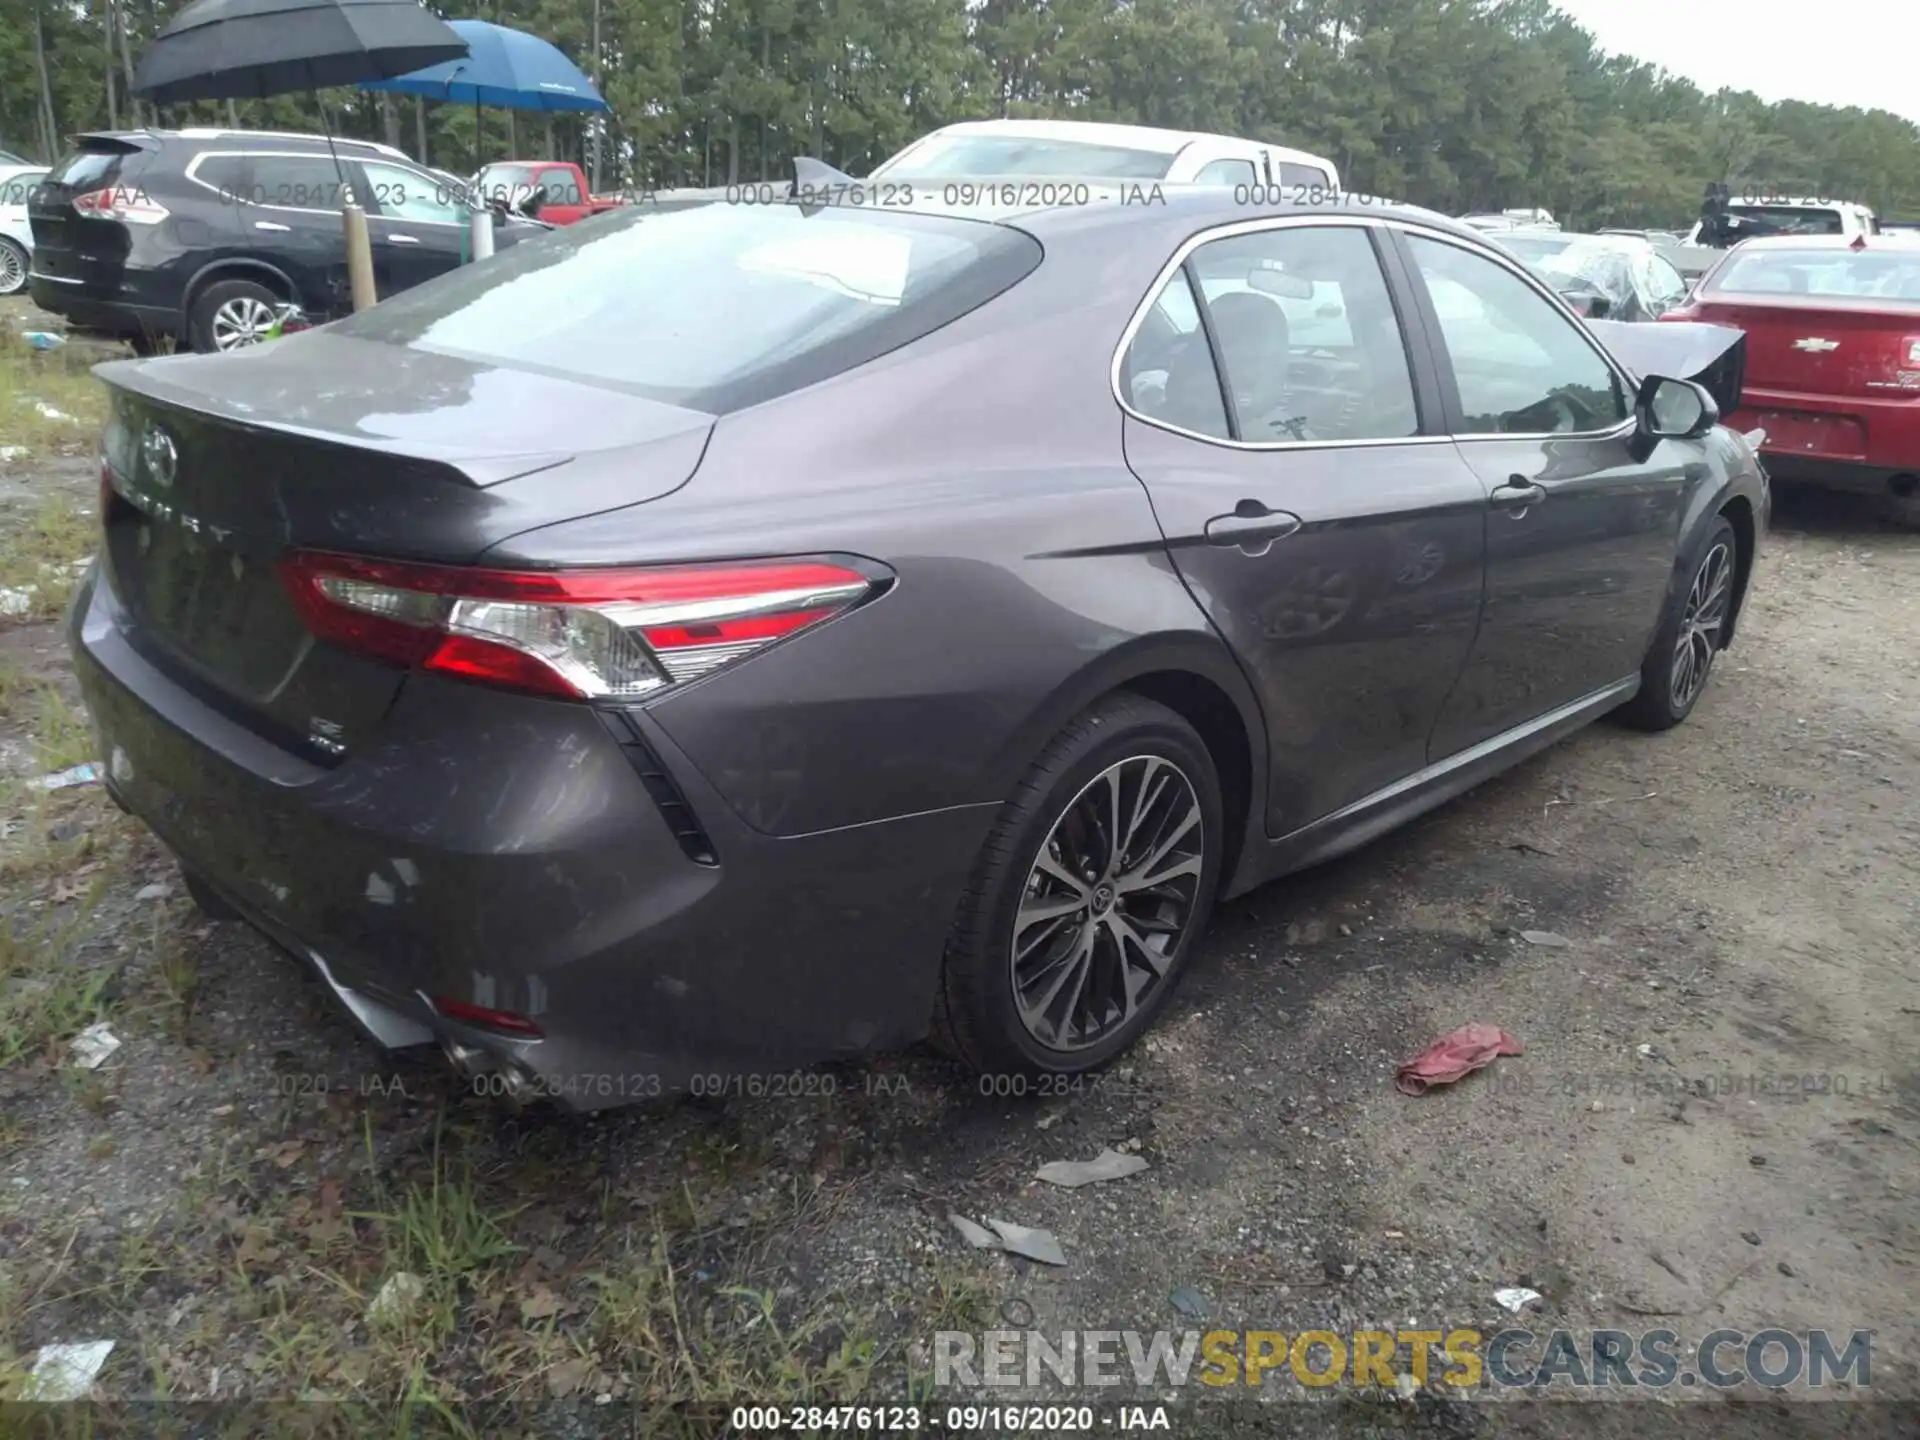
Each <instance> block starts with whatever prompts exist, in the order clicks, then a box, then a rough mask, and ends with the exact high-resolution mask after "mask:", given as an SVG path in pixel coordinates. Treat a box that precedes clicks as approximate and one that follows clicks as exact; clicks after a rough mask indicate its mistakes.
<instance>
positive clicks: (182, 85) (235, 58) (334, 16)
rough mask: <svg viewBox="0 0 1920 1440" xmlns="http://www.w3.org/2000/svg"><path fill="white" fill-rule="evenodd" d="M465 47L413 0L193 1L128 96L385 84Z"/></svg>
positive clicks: (254, 95) (253, 93) (230, 94)
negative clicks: (372, 83) (365, 82)
mask: <svg viewBox="0 0 1920 1440" xmlns="http://www.w3.org/2000/svg"><path fill="white" fill-rule="evenodd" d="M466 53H467V42H466V41H464V40H462V39H461V38H460V37H459V36H458V35H456V34H455V33H454V32H453V30H452V28H451V27H450V26H448V24H447V23H446V22H445V21H444V20H441V19H439V18H438V17H436V16H435V15H433V14H432V13H431V12H429V11H427V10H425V9H423V8H422V7H421V6H420V5H419V4H418V3H417V0H193V3H192V4H191V5H189V6H187V8H186V9H184V10H182V11H181V12H180V13H179V14H178V15H177V16H175V17H174V20H173V23H172V24H171V25H169V26H167V28H166V29H165V30H163V31H162V32H161V34H160V38H159V39H157V40H155V41H154V42H153V48H152V49H150V50H148V51H147V54H146V58H145V59H144V60H142V61H141V62H140V73H139V75H138V76H137V77H136V78H135V80H134V84H133V93H134V94H136V95H141V96H144V97H146V98H147V99H149V100H154V101H157V102H159V103H161V104H171V103H173V102H175V101H180V100H257V99H264V98H265V97H266V96H269V95H284V94H286V93H288V92H289V91H295V90H320V89H324V88H326V87H327V86H330V85H358V84H359V83H360V82H361V81H363V80H390V79H392V78H393V77H394V76H396V75H406V74H410V73H411V72H412V71H415V70H418V69H421V68H422V67H423V66H427V65H438V64H439V63H440V62H441V61H443V60H458V59H460V58H461V57H462V56H464V55H465V54H466Z"/></svg>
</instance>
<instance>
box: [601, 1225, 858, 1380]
mask: <svg viewBox="0 0 1920 1440" xmlns="http://www.w3.org/2000/svg"><path fill="white" fill-rule="evenodd" d="M591 1283H592V1286H593V1290H594V1306H593V1311H592V1314H591V1317H590V1319H589V1322H588V1326H587V1334H586V1337H585V1338H586V1339H587V1341H588V1342H590V1345H591V1349H592V1352H593V1353H594V1354H595V1355H597V1356H598V1357H599V1362H600V1364H601V1365H602V1367H603V1368H605V1369H608V1370H613V1371H616V1372H619V1373H622V1374H624V1375H625V1376H626V1377H627V1380H628V1384H629V1386H630V1390H629V1394H630V1396H631V1398H632V1399H634V1400H636V1401H640V1402H642V1403H643V1404H646V1405H656V1404H658V1405H668V1404H681V1403H686V1402H692V1401H702V1402H716V1401H719V1402H725V1401H755V1402H760V1403H776V1402H782V1401H795V1402H805V1401H815V1402H824V1401H827V1400H832V1401H833V1402H834V1403H845V1402H847V1401H850V1400H855V1399H858V1398H859V1397H860V1396H861V1395H862V1394H864V1393H865V1392H866V1389H867V1386H868V1383H869V1381H870V1380H871V1378H872V1374H873V1371H874V1367H875V1365H876V1364H877V1363H878V1360H879V1358H880V1350H881V1347H880V1345H879V1343H878V1342H877V1341H875V1340H874V1339H872V1338H871V1336H870V1335H869V1334H867V1323H866V1321H865V1320H864V1319H862V1318H855V1317H845V1316H840V1315H837V1314H836V1313H835V1312H834V1310H833V1308H832V1307H830V1306H827V1305H823V1304H821V1303H820V1301H819V1300H818V1299H815V1300H812V1301H810V1302H809V1303H808V1304H806V1305H805V1306H786V1307H783V1306H782V1305H781V1304H780V1303H779V1297H778V1296H776V1294H775V1293H774V1292H772V1291H769V1290H766V1289H759V1288H754V1287H750V1286H745V1285H726V1286H718V1287H714V1286H707V1285H702V1284H700V1283H698V1282H697V1281H696V1280H695V1279H693V1278H692V1277H690V1276H688V1275H687V1274H686V1273H684V1271H683V1269H682V1268H681V1267H678V1266H676V1264H675V1263H674V1260H673V1258H672V1254H671V1248H670V1246H669V1245H668V1243H667V1238H666V1235H665V1232H663V1231H661V1230H658V1229H656V1230H654V1231H653V1232H652V1233H651V1235H649V1236H646V1237H644V1238H643V1239H642V1238H637V1237H636V1238H635V1239H630V1241H629V1244H628V1246H627V1247H626V1249H625V1250H624V1251H623V1252H622V1253H621V1254H620V1255H619V1257H618V1259H617V1261H616V1263H615V1264H613V1265H612V1266H610V1267H607V1268H606V1269H604V1270H602V1271H601V1272H599V1273H597V1274H595V1275H594V1276H593V1277H592V1282H591ZM788 1311H792V1312H794V1313H787V1312H788Z"/></svg>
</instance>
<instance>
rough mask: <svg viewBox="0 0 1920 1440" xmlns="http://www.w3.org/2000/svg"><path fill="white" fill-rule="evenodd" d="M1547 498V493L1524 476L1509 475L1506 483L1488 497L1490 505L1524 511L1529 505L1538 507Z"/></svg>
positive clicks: (1497, 487)
mask: <svg viewBox="0 0 1920 1440" xmlns="http://www.w3.org/2000/svg"><path fill="white" fill-rule="evenodd" d="M1546 498H1547V492H1546V491H1545V490H1544V489H1542V488H1541V487H1540V486H1538V485H1535V484H1534V483H1533V482H1532V481H1531V480H1529V479H1527V478H1526V477H1525V476H1524V475H1509V476H1508V477H1507V483H1506V484H1504V485H1499V486H1496V487H1495V488H1494V492H1493V494H1492V495H1491V496H1489V497H1488V499H1489V501H1490V502H1491V503H1492V504H1495V505H1500V506H1504V507H1506V508H1507V509H1510V510H1524V509H1526V508H1527V506H1529V505H1538V504H1539V503H1540V502H1541V501H1542V500H1544V499H1546Z"/></svg>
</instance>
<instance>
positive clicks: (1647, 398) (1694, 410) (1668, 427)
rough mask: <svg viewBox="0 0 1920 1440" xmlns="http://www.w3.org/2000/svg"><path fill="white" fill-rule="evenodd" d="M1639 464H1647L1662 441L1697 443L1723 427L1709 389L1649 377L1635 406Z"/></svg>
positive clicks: (1635, 438)
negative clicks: (1645, 461)
mask: <svg viewBox="0 0 1920 1440" xmlns="http://www.w3.org/2000/svg"><path fill="white" fill-rule="evenodd" d="M1633 415H1634V422H1635V429H1634V437H1633V446H1632V449H1633V451H1634V459H1635V461H1636V462H1639V461H1644V460H1645V459H1646V458H1647V456H1649V455H1651V454H1652V453H1653V451H1654V447H1655V446H1657V445H1658V444H1659V443H1660V442H1661V441H1662V440H1697V439H1699V438H1700V437H1701V436H1702V435H1704V434H1706V433H1707V432H1708V431H1709V430H1711V429H1713V427H1714V426H1715V425H1718V424H1719V423H1720V406H1719V405H1718V403H1716V402H1715V400H1714V398H1713V396H1712V395H1711V394H1709V393H1708V392H1707V389H1706V387H1705V386H1702V385H1696V384H1694V383H1693V381H1691V380H1670V379H1668V378H1667V377H1666V376H1664V375H1649V376H1648V377H1647V378H1646V380H1644V381H1643V382H1642V383H1641V386H1640V393H1639V395H1638V396H1636V397H1635V400H1634V406H1633Z"/></svg>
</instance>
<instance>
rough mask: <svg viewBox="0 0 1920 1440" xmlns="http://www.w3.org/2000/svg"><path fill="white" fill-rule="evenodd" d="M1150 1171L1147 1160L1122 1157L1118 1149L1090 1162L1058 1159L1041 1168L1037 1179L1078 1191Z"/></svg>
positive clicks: (1099, 1155) (1142, 1157) (1101, 1154)
mask: <svg viewBox="0 0 1920 1440" xmlns="http://www.w3.org/2000/svg"><path fill="white" fill-rule="evenodd" d="M1146 1168H1147V1162H1146V1157H1144V1156H1141V1155H1122V1154H1121V1153H1120V1152H1119V1151H1118V1150H1111V1149H1108V1150H1102V1151H1101V1152H1100V1153H1099V1154H1098V1155H1096V1156H1094V1157H1093V1159H1091V1160H1055V1161H1052V1162H1051V1163H1049V1164H1046V1165H1042V1166H1041V1167H1040V1169H1039V1170H1038V1171H1037V1172H1036V1173H1035V1176H1034V1178H1035V1179H1038V1180H1044V1181H1046V1182H1047V1184H1049V1185H1060V1186H1063V1187H1065V1188H1066V1189H1069V1190H1077V1189H1079V1187H1080V1186H1082V1185H1097V1184H1099V1183H1100V1182H1101V1181H1103V1180H1122V1179H1125V1178H1126V1177H1127V1176H1129V1175H1137V1174H1139V1173H1140V1172H1141V1171H1142V1170H1144V1169H1146Z"/></svg>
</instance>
